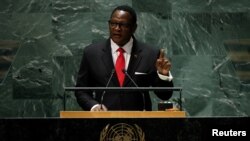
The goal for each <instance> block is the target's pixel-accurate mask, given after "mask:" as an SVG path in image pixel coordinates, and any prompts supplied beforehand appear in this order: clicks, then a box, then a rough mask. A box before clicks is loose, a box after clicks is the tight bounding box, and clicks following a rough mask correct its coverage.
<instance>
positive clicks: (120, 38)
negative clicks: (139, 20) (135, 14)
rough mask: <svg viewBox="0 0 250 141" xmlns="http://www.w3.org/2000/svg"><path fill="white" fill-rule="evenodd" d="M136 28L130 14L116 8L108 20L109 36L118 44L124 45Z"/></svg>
mask: <svg viewBox="0 0 250 141" xmlns="http://www.w3.org/2000/svg"><path fill="white" fill-rule="evenodd" d="M135 30H136V25H135V24H133V23H132V17H131V15H130V14H129V13H128V12H126V11H122V10H116V11H115V12H114V13H113V15H112V17H111V19H110V21H109V33H110V38H111V39H112V40H113V41H114V42H115V43H116V44H117V45H119V46H123V45H125V44H126V43H127V42H128V41H129V39H130V38H131V36H132V35H133V34H134V32H135Z"/></svg>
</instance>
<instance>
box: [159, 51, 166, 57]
mask: <svg viewBox="0 0 250 141" xmlns="http://www.w3.org/2000/svg"><path fill="white" fill-rule="evenodd" d="M164 56H165V51H164V49H161V50H160V56H159V59H161V58H164Z"/></svg>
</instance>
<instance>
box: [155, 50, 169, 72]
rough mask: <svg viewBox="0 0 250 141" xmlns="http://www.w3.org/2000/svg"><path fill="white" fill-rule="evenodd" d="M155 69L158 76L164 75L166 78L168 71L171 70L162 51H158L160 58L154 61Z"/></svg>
mask: <svg viewBox="0 0 250 141" xmlns="http://www.w3.org/2000/svg"><path fill="white" fill-rule="evenodd" d="M155 67H156V69H157V70H158V72H159V73H160V74H162V75H166V76H168V75H169V71H170V68H171V62H170V61H169V60H168V59H167V58H166V57H165V55H164V49H161V50H160V56H159V58H158V59H157V60H156V64H155Z"/></svg>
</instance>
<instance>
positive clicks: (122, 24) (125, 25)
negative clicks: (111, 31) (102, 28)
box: [108, 21, 131, 29]
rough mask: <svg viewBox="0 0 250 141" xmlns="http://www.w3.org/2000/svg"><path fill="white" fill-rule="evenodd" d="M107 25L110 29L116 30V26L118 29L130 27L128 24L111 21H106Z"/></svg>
mask: <svg viewBox="0 0 250 141" xmlns="http://www.w3.org/2000/svg"><path fill="white" fill-rule="evenodd" d="M108 23H109V25H110V26H111V28H116V27H117V26H118V27H121V28H124V29H126V28H129V27H130V26H131V24H130V23H118V22H112V21H108Z"/></svg>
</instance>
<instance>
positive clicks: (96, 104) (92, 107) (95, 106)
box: [90, 104, 99, 111]
mask: <svg viewBox="0 0 250 141" xmlns="http://www.w3.org/2000/svg"><path fill="white" fill-rule="evenodd" d="M97 106H99V104H96V105H94V106H93V107H92V108H91V109H90V111H92V110H93V109H94V108H95V107H97Z"/></svg>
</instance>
